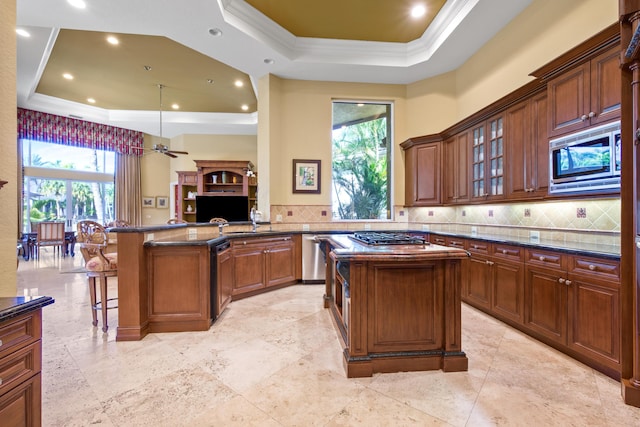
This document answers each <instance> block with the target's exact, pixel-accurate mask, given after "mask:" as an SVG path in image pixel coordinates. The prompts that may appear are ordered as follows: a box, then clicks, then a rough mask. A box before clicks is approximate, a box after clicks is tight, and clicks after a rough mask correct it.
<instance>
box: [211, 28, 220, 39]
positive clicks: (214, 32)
mask: <svg viewBox="0 0 640 427" xmlns="http://www.w3.org/2000/svg"><path fill="white" fill-rule="evenodd" d="M209 34H211V35H212V36H213V37H220V36H221V35H222V30H221V29H220V28H210V29H209Z"/></svg>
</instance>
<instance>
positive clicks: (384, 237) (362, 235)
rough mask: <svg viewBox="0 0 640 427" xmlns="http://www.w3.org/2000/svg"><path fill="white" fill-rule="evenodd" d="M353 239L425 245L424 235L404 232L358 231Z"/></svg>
mask: <svg viewBox="0 0 640 427" xmlns="http://www.w3.org/2000/svg"><path fill="white" fill-rule="evenodd" d="M353 239H354V240H357V241H359V242H362V243H366V244H367V245H425V244H428V243H427V242H426V241H425V240H424V239H423V238H422V237H416V236H410V235H408V234H404V233H388V232H380V231H367V232H357V233H354V234H353Z"/></svg>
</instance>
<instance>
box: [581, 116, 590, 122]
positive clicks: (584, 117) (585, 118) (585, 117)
mask: <svg viewBox="0 0 640 427" xmlns="http://www.w3.org/2000/svg"><path fill="white" fill-rule="evenodd" d="M588 118H589V117H587V115H586V114H583V115H582V116H580V120H582V121H583V122H584V121H585V120H587V119H588Z"/></svg>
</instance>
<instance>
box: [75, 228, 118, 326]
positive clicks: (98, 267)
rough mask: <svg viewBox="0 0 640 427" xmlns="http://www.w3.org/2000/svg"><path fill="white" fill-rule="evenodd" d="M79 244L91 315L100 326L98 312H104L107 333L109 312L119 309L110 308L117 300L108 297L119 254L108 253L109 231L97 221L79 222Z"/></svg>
mask: <svg viewBox="0 0 640 427" xmlns="http://www.w3.org/2000/svg"><path fill="white" fill-rule="evenodd" d="M77 228H78V236H77V243H79V244H80V252H81V253H82V257H83V258H84V262H85V270H86V272H87V279H88V282H89V296H90V298H91V315H92V317H93V322H92V323H93V326H97V325H98V315H97V311H98V310H100V311H101V312H102V331H103V332H107V329H108V328H109V325H108V323H107V310H110V309H113V308H118V306H117V305H111V306H109V301H116V300H117V298H108V296H107V278H109V277H117V275H118V254H117V253H113V252H112V253H106V252H105V249H106V248H107V243H108V239H107V230H106V229H105V228H104V227H103V226H102V225H100V224H98V223H97V222H95V221H88V220H86V221H78V224H77ZM96 280H97V281H98V282H99V284H100V301H98V300H97V295H96V291H97V290H96Z"/></svg>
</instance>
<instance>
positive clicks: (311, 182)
mask: <svg viewBox="0 0 640 427" xmlns="http://www.w3.org/2000/svg"><path fill="white" fill-rule="evenodd" d="M293 192H294V193H315V194H320V160H299V159H294V160H293Z"/></svg>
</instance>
